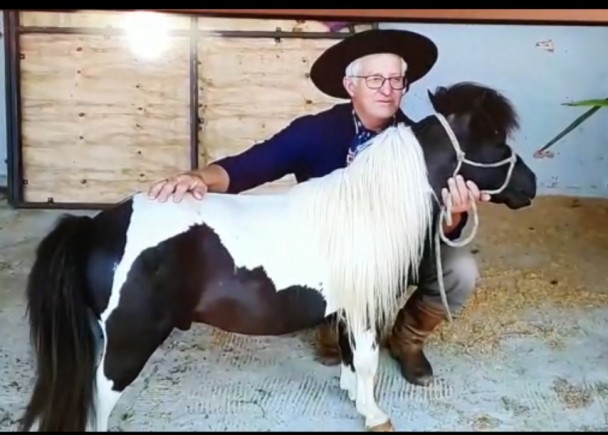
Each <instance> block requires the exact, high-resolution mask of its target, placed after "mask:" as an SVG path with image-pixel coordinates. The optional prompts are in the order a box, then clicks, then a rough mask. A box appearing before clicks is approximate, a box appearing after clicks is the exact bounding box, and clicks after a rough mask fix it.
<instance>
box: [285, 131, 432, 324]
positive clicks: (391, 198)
mask: <svg viewBox="0 0 608 435" xmlns="http://www.w3.org/2000/svg"><path fill="white" fill-rule="evenodd" d="M372 141H373V142H372V143H370V144H369V146H368V147H367V148H366V149H364V150H363V151H361V152H360V154H359V155H358V156H357V157H356V158H355V159H354V161H353V162H352V163H351V164H350V165H349V166H348V167H346V168H343V169H339V170H336V171H334V172H332V173H331V174H329V175H327V176H325V177H322V178H317V179H313V180H310V181H308V182H306V183H302V184H299V185H297V186H295V187H294V188H293V190H292V193H291V194H292V195H294V196H293V199H294V207H295V213H296V216H297V217H296V218H297V219H300V221H299V225H298V228H300V229H301V231H302V233H303V235H302V236H303V237H307V238H308V239H309V240H310V242H309V246H311V253H315V254H319V253H320V254H321V259H320V261H319V264H320V265H321V266H322V267H325V268H326V269H325V273H326V283H327V290H326V291H327V292H328V296H329V297H330V298H331V299H332V300H333V302H334V303H335V304H336V306H337V307H338V310H340V309H342V310H343V312H342V313H340V315H343V316H344V317H345V320H346V322H347V326H348V329H349V330H350V331H352V332H354V333H357V332H363V331H365V330H367V329H369V328H370V327H371V328H374V327H376V326H378V327H380V328H383V327H384V326H385V324H386V322H387V321H391V320H393V319H394V314H395V312H396V310H397V309H398V308H399V298H398V296H399V291H404V290H405V289H406V286H407V282H408V274H409V273H412V272H413V273H416V272H417V270H418V266H419V264H420V259H421V257H422V253H423V249H424V241H425V237H426V236H427V234H428V233H427V231H430V230H431V228H432V225H431V224H432V198H433V196H432V195H433V194H432V188H431V186H430V184H429V182H428V178H427V168H426V164H425V161H424V156H423V153H422V148H421V146H420V144H419V143H418V140H417V139H416V137H415V136H414V133H413V132H412V130H411V129H410V128H409V127H407V126H405V125H404V124H399V125H397V126H395V127H390V128H388V129H387V130H385V131H384V132H382V133H381V134H379V135H377V136H376V137H375V138H374V139H372ZM410 267H411V271H410Z"/></svg>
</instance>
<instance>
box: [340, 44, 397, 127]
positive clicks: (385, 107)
mask: <svg viewBox="0 0 608 435" xmlns="http://www.w3.org/2000/svg"><path fill="white" fill-rule="evenodd" d="M354 75H356V76H357V77H345V79H344V86H345V87H346V90H347V91H348V93H349V94H350V96H351V99H352V101H353V104H354V105H355V107H356V108H357V110H358V111H359V112H363V113H364V114H365V115H366V116H368V117H373V118H378V119H382V120H384V119H388V118H391V117H392V116H393V115H394V114H395V113H396V112H397V110H398V109H399V106H400V104H401V99H402V97H403V92H404V91H403V86H404V83H405V82H404V80H403V76H404V66H403V60H402V59H401V58H400V57H398V56H396V55H394V54H390V53H386V54H385V53H382V54H373V55H370V56H366V57H363V58H361V59H360V62H359V67H358V71H355V72H354ZM384 79H386V80H384ZM383 81H384V83H383ZM395 87H396V88H398V89H395Z"/></svg>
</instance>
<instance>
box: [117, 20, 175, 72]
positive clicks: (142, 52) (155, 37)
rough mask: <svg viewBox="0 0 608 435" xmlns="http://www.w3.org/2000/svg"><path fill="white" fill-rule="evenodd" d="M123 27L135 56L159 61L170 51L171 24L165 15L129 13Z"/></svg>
mask: <svg viewBox="0 0 608 435" xmlns="http://www.w3.org/2000/svg"><path fill="white" fill-rule="evenodd" d="M123 26H124V29H125V33H126V37H127V44H128V45H129V48H130V49H131V51H133V54H134V55H135V56H137V57H139V58H141V59H144V60H150V61H152V60H157V59H158V58H160V57H161V56H162V54H163V53H165V52H166V51H167V50H168V49H169V42H170V38H169V28H170V24H169V19H168V17H167V16H166V15H165V14H160V13H157V12H147V11H136V12H128V13H126V14H125V19H124V23H123Z"/></svg>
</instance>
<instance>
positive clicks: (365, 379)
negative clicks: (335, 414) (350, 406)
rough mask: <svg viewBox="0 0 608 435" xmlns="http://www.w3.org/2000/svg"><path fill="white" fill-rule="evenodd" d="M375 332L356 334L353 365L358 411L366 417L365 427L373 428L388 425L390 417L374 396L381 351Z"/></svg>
mask: <svg viewBox="0 0 608 435" xmlns="http://www.w3.org/2000/svg"><path fill="white" fill-rule="evenodd" d="M375 336H376V334H375V332H374V331H372V330H368V331H365V332H362V333H358V334H355V336H354V337H353V341H354V342H355V348H354V349H353V365H354V366H355V372H356V377H357V380H356V382H357V385H356V395H355V403H356V407H357V411H358V412H359V413H360V414H361V415H363V417H365V426H366V427H368V428H372V427H374V426H379V425H381V424H383V423H386V422H387V421H388V420H389V418H388V416H387V415H386V414H385V413H384V412H383V411H382V410H381V409H380V408H379V407H378V404H377V403H376V397H375V394H374V381H375V378H376V372H377V371H378V359H379V349H378V345H377V343H376V340H375Z"/></svg>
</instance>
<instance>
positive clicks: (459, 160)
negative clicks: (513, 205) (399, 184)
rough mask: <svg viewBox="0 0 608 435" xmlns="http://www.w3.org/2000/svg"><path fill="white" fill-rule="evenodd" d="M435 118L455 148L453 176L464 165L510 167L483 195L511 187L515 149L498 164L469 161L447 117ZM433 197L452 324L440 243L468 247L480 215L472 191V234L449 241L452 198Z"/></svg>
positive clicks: (441, 289)
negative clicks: (447, 229) (437, 212)
mask: <svg viewBox="0 0 608 435" xmlns="http://www.w3.org/2000/svg"><path fill="white" fill-rule="evenodd" d="M435 117H436V118H437V119H438V120H439V122H440V123H441V125H442V126H443V128H444V130H445V132H446V134H447V135H448V137H449V138H450V143H451V144H452V147H453V148H454V152H455V153H456V167H455V168H454V172H453V174H452V176H453V177H455V176H456V175H458V173H459V172H460V169H461V168H462V165H463V164H467V165H471V166H476V167H479V168H497V167H499V166H503V165H509V168H508V170H507V175H506V177H505V180H504V181H503V183H502V185H501V186H500V187H498V188H497V189H492V190H482V191H481V193H487V194H490V195H496V194H499V193H501V192H502V191H503V190H505V189H506V188H507V186H508V185H509V183H510V182H511V177H512V176H513V170H514V168H515V163H516V162H517V155H516V154H515V152H514V151H513V149H512V148H511V147H509V145H506V146H507V147H509V150H510V151H511V154H510V156H509V157H507V158H506V159H503V160H500V161H498V162H494V163H480V162H475V161H472V160H469V159H467V157H466V153H465V152H464V151H462V148H461V146H460V143H459V142H458V138H456V135H455V134H454V131H453V130H452V128H451V127H450V124H448V121H447V120H446V119H445V117H444V116H443V115H442V114H440V113H435ZM433 195H434V196H435V199H436V200H437V203H438V204H439V208H440V212H439V216H438V218H437V228H436V232H435V260H436V261H435V262H436V265H437V280H438V283H439V293H440V295H441V300H442V302H443V305H444V306H445V309H446V312H447V317H448V319H449V321H450V322H452V314H451V312H450V307H449V304H448V301H447V297H446V293H445V286H444V282H443V270H442V266H441V253H440V249H441V242H440V241H441V240H443V242H444V243H445V244H446V245H449V246H453V247H462V246H466V245H468V244H469V243H470V242H471V241H472V240H473V239H474V238H475V236H476V235H477V230H478V228H479V215H478V212H477V204H476V201H475V198H473V193H472V192H471V191H469V197H470V199H471V205H472V208H473V210H472V214H473V229H472V230H471V233H470V234H469V235H468V236H467V237H466V238H464V239H459V240H458V241H452V240H450V239H448V238H447V236H446V235H445V233H444V231H443V225H442V224H443V222H445V223H446V224H447V225H448V226H449V225H451V224H452V200H451V197H448V198H447V201H446V203H445V204H442V203H441V201H440V200H439V198H437V195H436V194H435V192H433Z"/></svg>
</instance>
